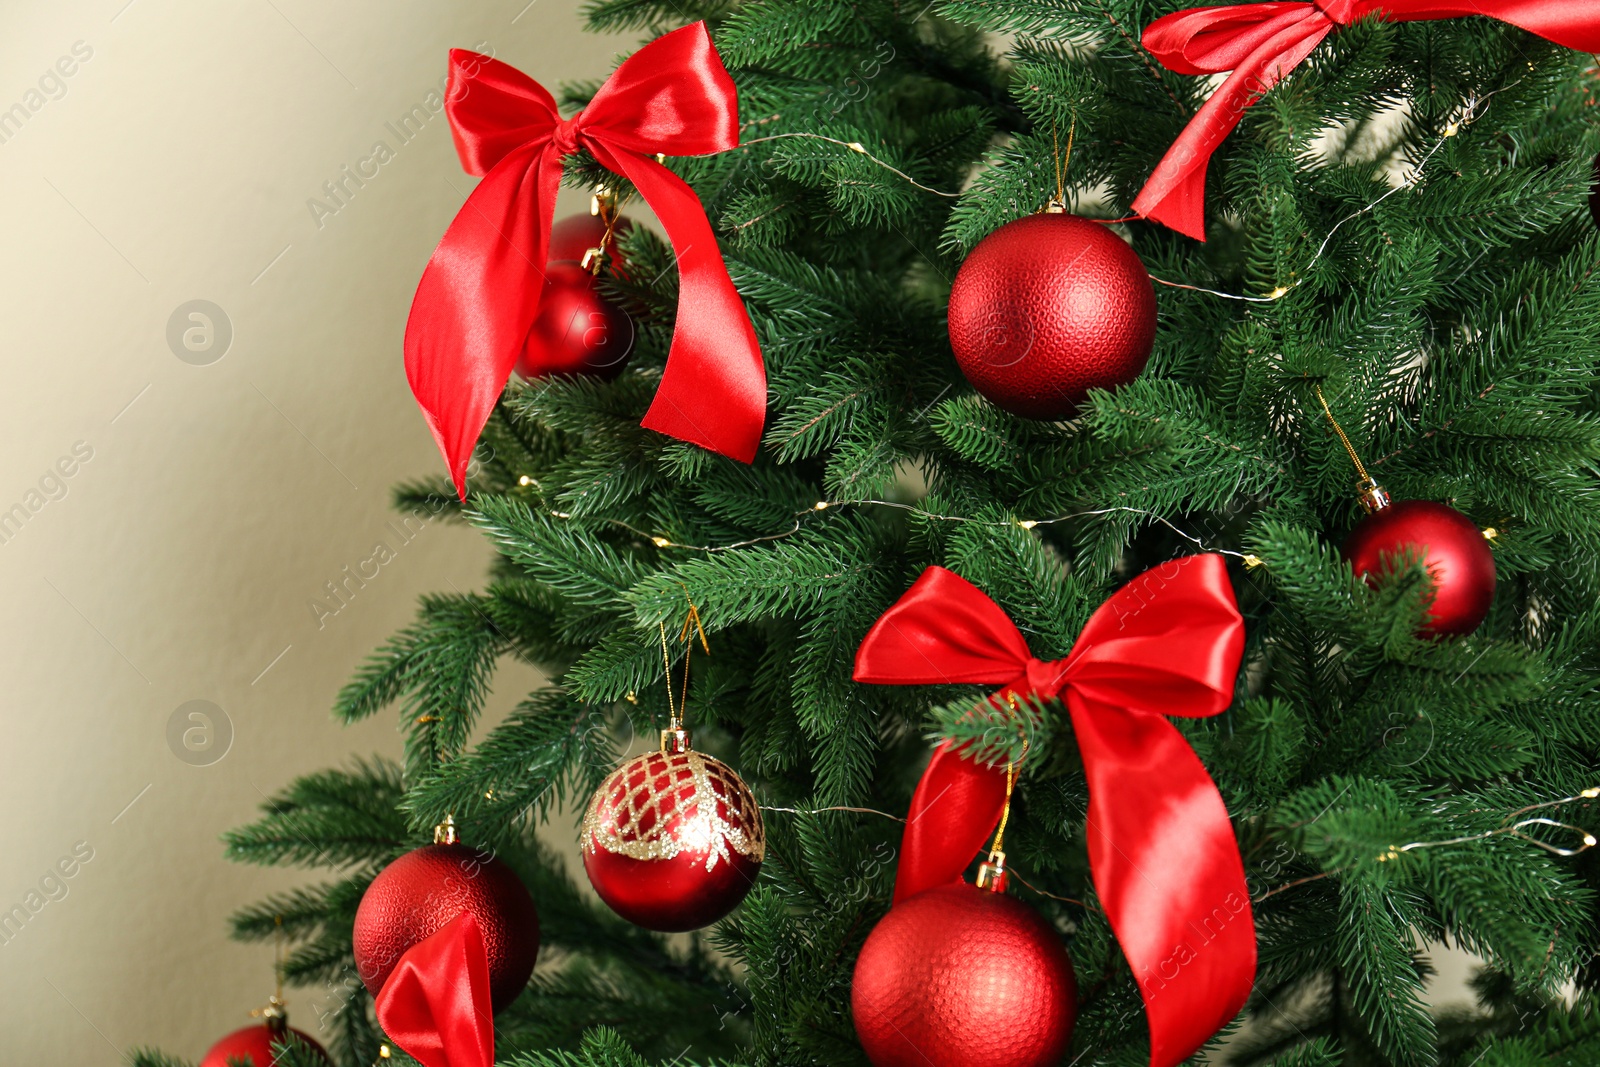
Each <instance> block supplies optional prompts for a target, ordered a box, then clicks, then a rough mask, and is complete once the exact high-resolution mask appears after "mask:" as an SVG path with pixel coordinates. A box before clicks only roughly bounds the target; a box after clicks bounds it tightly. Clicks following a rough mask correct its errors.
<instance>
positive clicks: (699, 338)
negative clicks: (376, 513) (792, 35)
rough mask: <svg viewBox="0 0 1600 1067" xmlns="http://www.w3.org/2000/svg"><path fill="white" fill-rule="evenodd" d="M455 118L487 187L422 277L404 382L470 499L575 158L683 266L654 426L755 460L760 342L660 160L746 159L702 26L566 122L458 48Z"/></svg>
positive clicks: (733, 103)
mask: <svg viewBox="0 0 1600 1067" xmlns="http://www.w3.org/2000/svg"><path fill="white" fill-rule="evenodd" d="M445 112H446V114H447V115H448V116H449V118H450V129H451V134H452V135H453V136H454V138H455V143H456V151H457V153H458V154H459V155H460V157H461V165H462V167H464V168H465V169H466V170H467V172H468V173H470V174H479V175H482V176H483V181H481V182H479V183H478V187H477V188H476V189H474V190H473V191H472V195H470V196H468V197H467V202H466V204H465V205H463V207H462V208H461V211H460V213H459V214H457V215H456V217H455V220H454V221H453V222H451V224H450V228H449V229H448V230H446V231H445V235H444V238H443V239H442V240H441V241H440V242H439V247H438V248H437V249H435V250H434V253H433V257H432V258H431V259H429V260H428V266H427V268H426V269H425V270H424V271H423V273H422V281H421V282H420V283H419V284H418V286H417V295H416V298H415V299H414V300H413V301H412V304H411V316H410V318H409V319H408V320H407V322H406V337H405V352H406V378H407V379H408V380H409V381H410V383H411V392H412V394H413V395H415V396H416V398H417V403H418V404H419V405H420V406H421V407H422V412H423V415H424V416H425V417H426V418H427V420H428V426H429V428H430V429H431V430H432V431H433V436H434V439H435V440H436V441H438V443H439V450H440V451H441V452H443V453H444V457H445V462H446V463H447V464H448V465H449V468H450V477H451V479H452V480H453V481H454V482H455V485H456V491H457V492H458V493H460V494H461V496H462V498H463V499H465V498H466V470H467V463H468V461H469V460H470V459H471V456H472V449H473V447H474V446H475V445H476V444H477V442H478V434H479V433H481V432H482V430H483V426H484V423H486V422H487V421H488V420H489V414H490V412H491V411H493V409H494V405H495V401H496V400H498V399H499V397H500V394H501V392H502V391H503V390H504V389H505V385H506V380H507V379H508V378H510V377H511V370H512V368H513V367H514V366H515V365H516V362H517V355H518V353H519V352H520V351H521V349H522V345H523V342H524V340H525V339H526V338H527V336H528V331H529V329H530V328H531V327H532V325H533V320H534V318H535V316H536V315H537V314H538V311H539V298H540V295H541V290H542V286H543V278H544V265H545V258H546V255H547V253H548V250H549V242H550V227H551V225H552V223H553V221H554V217H555V205H556V193H557V191H558V189H559V187H560V183H561V161H562V158H563V157H564V156H566V155H569V154H570V153H572V152H573V151H575V150H576V149H577V148H580V147H581V148H585V149H588V151H589V153H590V154H591V155H593V156H594V158H595V159H596V160H598V161H599V163H600V165H601V166H603V167H605V168H606V169H608V170H611V171H613V172H615V173H617V174H620V175H622V176H623V177H625V178H627V179H628V180H629V181H631V182H632V183H633V185H634V187H635V188H637V189H638V190H639V194H640V195H641V196H642V197H643V198H644V199H645V201H646V202H647V203H648V204H649V205H650V206H651V207H652V208H653V209H654V210H655V213H656V217H657V218H658V219H660V220H661V225H662V228H663V229H665V230H666V231H667V237H668V239H669V240H670V241H671V242H672V248H673V252H674V253H675V254H676V262H677V266H678V278H679V285H678V317H677V328H676V330H675V332H674V333H673V337H672V348H671V351H670V352H668V354H667V365H666V370H665V371H664V372H663V373H662V375H661V384H660V386H659V387H658V388H657V390H656V395H655V399H654V401H652V403H651V405H650V409H649V411H647V412H646V413H645V417H644V420H643V425H644V426H646V427H647V428H649V429H652V430H657V431H660V432H661V433H664V434H667V435H668V436H671V437H676V438H678V439H679V440H683V441H689V442H691V443H693V444H697V445H701V446H702V447H705V448H708V449H710V450H712V451H713V452H718V453H721V454H722V455H725V456H731V457H732V458H734V459H737V460H741V461H743V462H746V463H748V462H750V461H751V460H752V459H754V458H755V454H756V446H757V445H758V444H759V443H760V440H761V428H762V424H763V423H764V421H765V419H766V407H767V379H766V371H765V369H764V367H763V366H762V362H761V349H760V347H759V346H758V344H757V343H756V335H755V329H754V328H753V327H752V326H751V325H750V317H749V315H748V314H747V313H746V312H745V309H744V304H743V303H742V302H741V301H740V299H739V294H738V291H737V290H735V289H734V287H733V282H732V281H731V280H730V279H729V277H728V269H727V266H726V265H725V264H724V263H723V261H722V253H721V252H720V251H718V249H717V239H716V235H715V234H714V233H713V232H712V230H711V223H710V222H708V221H707V219H706V214H705V209H704V207H703V206H702V205H701V203H700V200H699V198H698V197H697V196H695V194H694V190H693V189H691V188H689V186H688V185H687V184H686V183H685V182H684V181H683V179H681V178H679V177H678V176H677V175H676V174H674V173H672V171H670V170H668V169H667V168H666V167H664V166H662V165H661V164H660V163H657V162H656V160H655V155H656V154H657V153H662V154H671V155H677V156H693V155H707V154H710V153H713V152H725V151H727V150H729V149H731V148H736V147H738V144H739V102H738V93H737V90H736V89H735V88H734V85H733V79H732V78H730V77H729V76H728V72H727V70H726V69H725V68H724V67H723V65H722V60H721V59H720V58H719V57H718V55H717V50H716V48H715V47H714V46H713V45H712V43H711V35H710V34H709V33H708V32H707V31H706V27H705V23H703V22H696V23H693V24H691V25H689V26H685V27H683V28H682V29H678V30H674V31H672V32H671V33H668V34H666V35H664V36H662V37H659V38H657V39H656V40H654V41H652V42H651V43H649V44H647V45H645V46H644V47H643V48H641V49H639V51H638V52H636V53H634V54H633V55H632V56H631V57H629V58H628V59H627V60H625V61H624V62H623V63H622V65H621V66H619V67H618V68H617V69H616V71H615V73H613V74H612V75H611V77H610V78H609V79H608V80H607V81H606V83H605V84H604V85H602V86H601V87H600V90H599V92H597V93H595V95H594V98H593V99H592V100H590V101H589V106H588V107H586V108H584V109H583V110H582V111H581V112H579V113H578V114H576V115H574V116H573V117H572V118H570V119H565V120H563V119H562V118H561V116H560V114H559V113H558V112H557V110H556V102H555V99H554V98H553V97H552V96H551V95H550V94H549V93H548V92H547V91H546V90H545V88H544V87H543V86H541V85H540V84H539V83H538V82H536V81H534V80H533V79H531V78H529V77H527V76H526V75H525V74H523V73H521V72H520V71H518V70H517V69H516V68H514V67H511V66H508V65H507V64H505V63H502V62H500V61H499V60H497V59H492V58H490V57H488V56H484V55H479V54H477V53H476V52H466V51H462V50H460V49H456V50H453V51H452V52H451V53H450V88H449V99H448V100H447V101H446V103H445Z"/></svg>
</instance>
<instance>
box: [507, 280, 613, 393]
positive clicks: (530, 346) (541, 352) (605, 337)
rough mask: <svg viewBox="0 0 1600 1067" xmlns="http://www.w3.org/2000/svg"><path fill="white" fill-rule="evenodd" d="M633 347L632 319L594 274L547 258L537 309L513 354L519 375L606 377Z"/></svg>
mask: <svg viewBox="0 0 1600 1067" xmlns="http://www.w3.org/2000/svg"><path fill="white" fill-rule="evenodd" d="M632 351H633V320H632V319H630V318H629V317H628V315H627V313H626V312H624V311H623V310H622V309H621V308H619V307H617V306H616V305H615V304H613V303H612V302H611V301H610V300H607V299H606V297H605V295H604V294H603V293H601V292H600V285H599V279H597V278H596V277H595V276H594V275H593V274H590V273H589V272H588V271H587V270H585V269H584V268H583V267H581V266H579V265H578V264H577V263H575V262H573V261H571V260H558V261H556V262H553V263H549V264H547V265H546V266H545V270H544V294H543V295H542V296H541V297H540V299H539V315H538V317H537V318H535V319H534V320H533V328H532V329H531V330H529V331H528V339H527V340H526V341H524V342H523V345H522V355H521V357H520V358H519V359H518V360H517V373H518V374H521V375H522V376H523V377H524V378H543V377H546V376H548V375H551V374H587V375H591V376H594V377H597V378H605V379H611V378H615V377H616V376H617V375H619V374H621V373H622V367H623V364H625V363H626V362H627V360H628V354H629V353H630V352H632Z"/></svg>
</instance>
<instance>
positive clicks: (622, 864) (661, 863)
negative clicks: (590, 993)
mask: <svg viewBox="0 0 1600 1067" xmlns="http://www.w3.org/2000/svg"><path fill="white" fill-rule="evenodd" d="M579 844H580V846H581V847H582V849H583V869H584V871H585V872H586V873H587V874H588V875H589V884H590V885H592V886H594V891H595V892H596V893H598V894H600V899H601V900H603V901H605V902H606V904H607V905H608V906H609V907H610V908H611V910H612V911H614V912H616V913H617V914H618V915H620V916H622V917H623V918H624V919H627V920H628V921H629V922H631V923H634V924H636V925H638V926H643V927H644V928H645V929H647V930H660V931H662V932H671V933H676V932H681V931H684V930H698V929H699V928H700V927H702V926H708V925H710V924H711V923H714V922H716V921H717V920H718V919H720V918H722V917H723V916H724V915H727V914H728V913H729V912H730V911H732V910H733V909H734V908H736V907H737V906H738V905H739V902H740V901H741V900H743V899H744V897H745V894H746V893H748V892H750V887H751V886H753V885H754V884H755V881H756V875H757V874H759V873H760V872H761V861H762V859H763V858H764V857H765V856H766V849H767V845H766V831H765V830H764V829H763V828H762V825H761V808H760V806H759V805H758V804H757V803H756V798H755V795H754V794H752V793H751V792H750V787H749V786H747V785H745V784H744V780H743V779H741V778H740V777H739V776H738V775H737V774H735V773H734V772H733V770H732V769H731V768H730V767H728V765H727V764H725V763H723V762H721V761H720V760H715V759H712V758H711V757H710V756H706V755H703V754H701V753H699V752H695V751H694V750H692V749H686V750H685V751H681V752H651V753H647V754H645V755H643V756H636V757H635V758H633V759H631V760H629V761H628V762H627V763H624V764H623V765H622V766H621V767H618V768H617V769H616V770H615V771H613V772H612V773H611V776H610V777H609V778H607V779H606V780H605V781H604V782H602V783H601V784H600V788H599V789H597V790H596V791H595V794H594V796H593V798H591V799H590V801H589V808H588V811H587V812H586V813H585V814H584V817H583V830H582V836H581V837H580V839H579Z"/></svg>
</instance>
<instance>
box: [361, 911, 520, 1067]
mask: <svg viewBox="0 0 1600 1067" xmlns="http://www.w3.org/2000/svg"><path fill="white" fill-rule="evenodd" d="M375 1006H376V1008H377V1012H378V1025H379V1026H382V1027H383V1031H384V1033H386V1034H388V1035H389V1037H390V1038H392V1039H393V1040H394V1043H395V1044H397V1045H399V1046H400V1047H401V1048H403V1049H405V1050H406V1052H408V1053H409V1054H410V1055H411V1058H412V1059H414V1060H416V1061H417V1062H418V1063H420V1064H422V1065H423V1067H494V1010H493V1008H492V1007H491V1006H490V1000H489V957H488V954H487V953H486V952H485V950H484V947H483V932H482V931H481V930H479V929H478V921H477V919H475V918H473V916H472V913H471V912H469V911H464V912H462V913H461V914H460V915H457V916H456V917H455V918H454V919H451V920H450V921H449V922H448V923H446V924H445V925H444V926H442V927H440V928H439V930H437V931H436V932H435V933H434V934H433V935H431V936H430V937H427V938H424V939H423V940H421V941H419V942H417V943H416V944H415V945H412V946H411V947H410V948H408V949H406V952H405V955H403V956H401V957H400V961H399V962H398V963H396V964H395V967H394V970H393V971H392V972H390V974H389V978H388V980H387V981H385V982H384V983H383V988H382V989H380V990H379V991H378V997H377V1000H376V1001H375Z"/></svg>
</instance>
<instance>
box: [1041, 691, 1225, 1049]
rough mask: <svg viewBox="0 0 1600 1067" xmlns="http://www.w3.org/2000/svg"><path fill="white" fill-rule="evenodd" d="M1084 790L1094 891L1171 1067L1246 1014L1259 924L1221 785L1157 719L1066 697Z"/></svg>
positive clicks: (1156, 1045) (1155, 1042) (1155, 1045)
mask: <svg viewBox="0 0 1600 1067" xmlns="http://www.w3.org/2000/svg"><path fill="white" fill-rule="evenodd" d="M1067 707H1068V708H1069V709H1070V711H1071V713H1072V725H1073V729H1074V731H1075V732H1076V734H1077V738H1078V746H1079V748H1080V750H1081V751H1082V753H1083V766H1084V773H1085V775H1086V777H1087V778H1088V783H1089V819H1088V830H1089V866H1090V870H1091V872H1092V874H1093V876H1094V884H1095V892H1096V893H1097V894H1098V895H1099V897H1100V902H1101V904H1102V905H1103V906H1104V908H1105V910H1106V916H1107V918H1108V919H1110V921H1111V929H1112V930H1113V932H1115V934H1116V935H1117V942H1118V943H1119V944H1120V945H1121V946H1122V951H1123V954H1124V955H1125V956H1126V957H1127V959H1128V963H1129V965H1130V966H1131V967H1132V969H1133V974H1134V979H1135V981H1137V982H1138V985H1139V992H1140V994H1141V995H1142V997H1143V999H1144V1004H1145V1014H1146V1015H1147V1016H1148V1017H1149V1020H1150V1064H1151V1067H1175V1065H1176V1064H1179V1063H1181V1062H1183V1061H1184V1060H1185V1059H1187V1058H1188V1057H1189V1056H1190V1055H1192V1054H1193V1053H1194V1051H1195V1050H1196V1049H1198V1048H1199V1047H1200V1046H1201V1045H1203V1044H1205V1043H1206V1041H1207V1040H1209V1039H1210V1038H1211V1036H1212V1035H1213V1034H1215V1033H1216V1032H1217V1030H1219V1029H1220V1028H1221V1027H1223V1026H1225V1025H1226V1024H1227V1023H1228V1022H1229V1021H1230V1020H1232V1019H1233V1017H1234V1016H1235V1015H1237V1014H1238V1013H1239V1009H1240V1008H1242V1007H1243V1006H1244V1002H1245V999H1246V998H1247V997H1248V996H1249V995H1250V988H1251V986H1252V985H1253V984H1254V982H1255V969H1256V936H1255V921H1254V919H1253V917H1252V914H1251V911H1250V892H1249V889H1248V887H1247V886H1246V884H1245V878H1244V864H1243V861H1242V860H1241V859H1240V857H1239V846H1238V841H1237V840H1236V839H1235V837H1234V834H1233V826H1232V824H1231V823H1230V822H1229V821H1228V811H1227V808H1226V806H1225V805H1224V804H1223V802H1222V796H1221V794H1219V793H1218V792H1217V787H1216V784H1215V783H1213V782H1212V780H1211V776H1210V775H1208V774H1207V773H1206V770H1205V767H1204V766H1203V765H1202V764H1201V762H1200V759H1199V757H1197V756H1196V755H1195V754H1194V750H1193V749H1192V748H1190V747H1189V743H1188V742H1187V741H1185V740H1184V738H1183V735H1182V734H1180V733H1179V732H1178V731H1177V729H1176V728H1175V727H1174V726H1173V725H1172V723H1170V722H1168V721H1167V720H1166V719H1165V718H1163V717H1162V716H1160V715H1156V714H1151V713H1148V712H1132V711H1128V710H1125V709H1123V708H1117V707H1111V706H1108V705H1105V704H1093V705H1091V704H1090V703H1089V702H1088V701H1085V700H1083V699H1081V698H1079V697H1077V696H1076V695H1075V694H1073V693H1070V692H1069V693H1068V695H1067Z"/></svg>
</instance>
